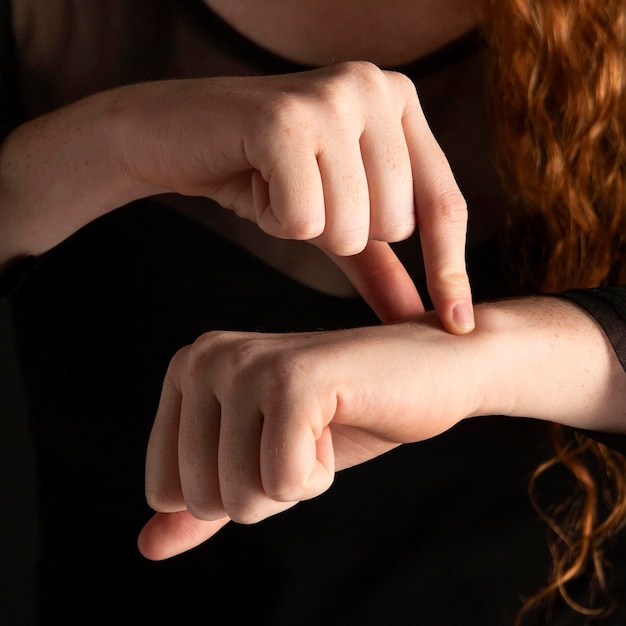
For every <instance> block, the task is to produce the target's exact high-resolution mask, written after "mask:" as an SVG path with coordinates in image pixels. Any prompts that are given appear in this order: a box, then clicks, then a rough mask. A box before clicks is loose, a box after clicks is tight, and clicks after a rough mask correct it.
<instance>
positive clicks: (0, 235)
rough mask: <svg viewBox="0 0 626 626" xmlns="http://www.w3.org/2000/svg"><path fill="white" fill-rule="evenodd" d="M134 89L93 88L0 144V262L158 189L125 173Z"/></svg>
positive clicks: (43, 245)
mask: <svg viewBox="0 0 626 626" xmlns="http://www.w3.org/2000/svg"><path fill="white" fill-rule="evenodd" d="M137 89H139V88H137V87H135V88H122V89H118V90H115V91H110V92H105V93H102V94H98V95H96V96H92V97H90V98H87V99H85V100H82V101H80V102H77V103H75V104H73V105H71V106H68V107H65V108H63V109H60V110H58V111H55V112H52V113H50V114H48V115H45V116H43V117H40V118H37V119H35V120H33V121H31V122H28V123H26V124H24V125H22V126H20V127H19V128H17V129H16V130H14V131H13V132H12V133H11V134H10V135H9V136H8V137H7V138H6V140H5V141H4V142H3V144H2V146H0V225H1V227H0V269H2V268H4V267H5V266H6V265H8V264H9V263H10V262H11V261H12V260H14V259H17V258H20V257H22V256H26V255H30V254H35V255H37V254H40V253H42V252H44V251H46V250H48V249H50V248H51V247H53V246H54V245H56V244H57V243H59V242H61V241H62V240H63V239H65V238H66V237H68V236H69V235H71V234H72V233H73V232H75V231H76V230H78V229H79V228H81V227H82V226H84V225H85V224H87V223H88V222H90V221H92V220H94V219H96V218H98V217H100V216H101V215H104V214H105V213H107V212H109V211H111V210H113V209H116V208H118V207H120V206H122V205H124V204H126V203H128V202H130V201H132V200H135V199H137V198H140V197H145V196H148V195H151V194H153V193H156V192H157V190H155V189H154V188H152V187H150V186H149V185H145V184H141V183H139V182H138V181H136V180H133V179H132V178H131V177H130V176H128V174H127V172H126V171H125V167H124V164H123V161H122V159H121V158H120V154H119V146H120V141H121V134H122V133H123V132H124V127H125V124H126V111H128V110H129V107H130V106H132V102H131V99H132V98H133V97H135V94H134V90H137Z"/></svg>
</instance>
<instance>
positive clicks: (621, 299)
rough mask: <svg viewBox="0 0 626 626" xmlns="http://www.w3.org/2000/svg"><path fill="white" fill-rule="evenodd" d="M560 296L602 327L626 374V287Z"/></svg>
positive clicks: (576, 291)
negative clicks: (585, 312)
mask: <svg viewBox="0 0 626 626" xmlns="http://www.w3.org/2000/svg"><path fill="white" fill-rule="evenodd" d="M560 295H561V297H562V298H567V299H568V300H571V301H573V302H576V304H578V305H579V306H581V307H583V308H584V309H585V310H586V311H587V312H588V313H590V314H591V315H592V316H593V317H594V319H595V320H596V321H597V322H598V323H599V324H600V326H602V329H603V330H604V332H605V333H606V336H607V337H608V339H609V342H610V343H611V345H612V346H613V349H614V350H615V354H616V355H617V358H618V359H619V362H620V363H621V364H622V367H623V368H624V371H625V372H626V285H616V286H612V287H597V288H595V289H574V290H571V291H566V292H565V293H562V294H560Z"/></svg>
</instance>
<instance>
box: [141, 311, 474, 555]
mask: <svg viewBox="0 0 626 626" xmlns="http://www.w3.org/2000/svg"><path fill="white" fill-rule="evenodd" d="M427 319H428V321H425V322H424V323H423V324H421V325H410V324H407V325H394V326H382V327H375V328H361V329H355V330H345V331H336V332H320V333H304V334H286V335H264V334H259V333H230V332H214V333H208V334H207V335H204V336H202V337H200V338H199V339H198V340H197V341H196V342H195V343H194V344H192V345H191V346H188V347H186V348H183V349H182V350H180V351H179V352H178V354H177V355H176V356H175V357H174V359H173V360H172V361H171V364H170V367H169V370H168V372H167V376H166V378H165V381H164V385H163V391H162V396H161V401H160V405H159V409H158V412H157V416H156V420H155V424H154V428H153V431H152V434H151V437H150V442H149V446H148V454H147V470H146V493H147V498H148V502H149V503H150V505H151V506H152V508H154V509H155V510H156V511H159V512H160V513H161V514H162V513H167V514H171V513H174V514H175V515H174V516H171V515H161V514H159V515H157V516H156V517H155V518H154V519H153V520H152V521H151V522H150V523H149V524H148V526H147V527H146V529H144V531H143V533H142V536H141V540H140V546H141V550H142V552H143V553H144V554H145V555H146V556H148V557H149V558H163V557H165V556H169V555H171V554H175V553H178V552H180V551H182V550H185V549H187V548H189V547H191V545H195V543H196V542H197V543H199V542H200V541H202V540H204V539H206V538H207V537H208V536H209V535H211V534H213V532H216V530H218V529H219V528H220V527H221V526H222V525H223V524H224V523H225V522H226V521H227V520H229V519H233V520H235V521H237V522H241V523H252V522H256V521H258V520H261V519H263V518H265V517H268V516H270V515H273V514H275V513H277V512H279V511H282V510H284V509H287V508H289V507H291V506H293V505H294V504H295V503H297V502H299V501H300V500H305V499H309V498H312V497H314V496H316V495H319V494H321V493H322V492H324V491H325V490H326V489H327V488H328V487H329V486H330V484H331V483H332V481H333V477H334V473H335V471H336V470H338V469H342V468H345V467H349V466H352V465H355V464H357V463H362V462H363V461H366V460H368V459H371V458H373V457H375V456H378V455H379V454H382V453H384V452H386V451H388V450H391V449H392V448H394V447H395V446H397V445H398V444H400V443H403V442H409V441H419V440H422V439H426V438H428V437H432V436H433V435H436V434H438V433H440V432H443V431H444V430H446V429H448V428H449V427H450V426H452V425H453V424H455V423H456V422H457V421H458V420H459V419H461V418H463V417H465V416H467V415H468V414H470V413H472V411H473V410H474V408H475V407H474V403H475V398H474V395H475V390H476V389H477V388H478V385H476V384H473V382H474V381H473V376H472V373H471V372H470V373H468V372H466V371H465V368H464V363H463V361H462V359H461V358H459V357H460V355H459V354H457V352H456V348H455V347H454V344H453V343H452V342H451V341H450V339H454V338H455V337H454V336H453V335H450V334H448V333H446V332H445V331H443V330H442V329H441V327H439V326H438V325H437V324H436V322H435V319H434V318H433V317H432V315H430V316H428V318H427ZM470 336H471V335H470ZM468 337H469V336H468ZM437 344H439V345H437ZM442 374H443V375H442ZM181 512H182V513H181ZM193 529H195V531H197V532H199V533H200V534H199V535H197V534H196V532H195V531H194V530H193ZM196 539H197V541H196Z"/></svg>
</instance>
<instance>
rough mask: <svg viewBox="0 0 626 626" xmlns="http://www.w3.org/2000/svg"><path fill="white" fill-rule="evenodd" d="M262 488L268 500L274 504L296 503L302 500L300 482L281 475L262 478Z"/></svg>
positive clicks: (302, 490) (302, 489) (302, 487)
mask: <svg viewBox="0 0 626 626" xmlns="http://www.w3.org/2000/svg"><path fill="white" fill-rule="evenodd" d="M263 488H264V490H265V493H266V494H267V496H268V498H270V499H271V500H274V501H275V502H297V501H299V500H302V495H303V493H304V485H303V484H302V482H301V481H299V480H294V479H290V478H288V477H287V476H281V475H274V476H269V477H264V479H263Z"/></svg>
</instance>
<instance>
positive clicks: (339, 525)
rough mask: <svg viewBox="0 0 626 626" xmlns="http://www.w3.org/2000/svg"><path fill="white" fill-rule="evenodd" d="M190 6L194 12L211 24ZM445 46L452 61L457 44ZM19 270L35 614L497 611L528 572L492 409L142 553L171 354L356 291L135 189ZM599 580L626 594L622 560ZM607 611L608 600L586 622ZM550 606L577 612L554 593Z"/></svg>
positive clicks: (538, 437)
mask: <svg viewBox="0 0 626 626" xmlns="http://www.w3.org/2000/svg"><path fill="white" fill-rule="evenodd" d="M195 6H196V7H199V6H200V3H199V2H196V3H195ZM205 17H207V21H202V22H198V27H199V28H202V29H209V30H207V35H206V36H211V35H210V33H209V31H210V26H211V24H212V23H213V22H211V21H210V18H209V17H208V15H206V14H205ZM222 32H224V31H223V30H222ZM214 35H215V36H216V37H219V36H221V35H220V33H219V29H218V30H217V31H214ZM226 36H227V37H230V35H226ZM247 50H248V54H251V55H253V54H256V53H255V52H254V50H253V49H252V48H248V49H247ZM461 50H462V52H461V53H459V52H458V50H457V52H455V55H456V56H454V55H453V56H454V60H458V59H459V58H463V54H468V53H469V51H470V50H472V47H471V46H469V47H468V48H463V46H461ZM457 53H458V54H457ZM446 54H449V51H448V52H447V53H446ZM459 54H460V56H459ZM434 58H435V57H433V58H432V59H431V61H430V62H431V63H432V64H433V65H432V67H431V69H429V70H428V72H430V71H435V70H434V69H433V68H435V66H437V63H435V61H433V59H434ZM452 62H453V59H452V58H450V57H447V58H446V59H445V62H443V61H442V65H440V66H437V67H439V68H441V67H445V66H447V65H448V64H449V63H452ZM261 65H262V64H261ZM261 65H260V66H259V67H260V70H259V71H262V69H263V68H262V67H261ZM428 72H426V73H428ZM442 106H443V105H442ZM452 143H453V142H452ZM453 148H454V145H452V146H451V152H453ZM477 160H478V159H477ZM461 170H462V168H458V169H456V171H455V173H458V176H459V180H462V181H467V180H470V181H471V178H472V176H471V175H470V174H468V173H467V172H465V174H464V172H463V171H461ZM464 191H465V187H464ZM409 245H412V244H409ZM499 254H500V249H499V247H498V244H497V242H494V241H492V240H489V241H487V242H486V243H484V244H482V245H480V246H477V247H473V248H472V249H471V250H470V251H469V253H468V265H469V267H470V273H471V277H472V284H473V286H474V292H475V294H476V297H477V299H482V298H491V297H497V296H503V295H509V292H508V288H507V285H506V283H505V281H504V279H503V277H502V276H501V275H500V272H499V268H500V267H501V265H502V263H501V259H500V258H499ZM31 262H32V261H26V262H25V264H28V263H31ZM36 267H37V271H28V268H25V265H23V266H22V267H21V268H19V267H18V266H16V268H15V269H14V270H13V271H14V272H15V274H14V276H18V275H19V284H17V281H15V280H11V282H12V287H13V289H12V293H11V296H10V298H9V300H8V302H10V305H11V315H12V318H13V321H14V331H13V330H11V332H10V335H8V336H10V342H11V346H12V348H11V349H12V350H14V349H15V351H16V352H17V353H18V356H19V365H20V371H19V373H20V376H19V377H16V378H11V380H12V381H13V380H15V381H16V384H15V386H14V389H15V390H16V394H15V398H16V401H17V402H18V403H19V405H20V406H19V407H18V410H19V411H22V410H23V409H25V408H26V406H27V407H28V412H27V413H25V414H26V415H27V416H28V419H29V420H30V422H29V424H30V427H31V429H32V433H33V436H34V440H35V450H36V454H37V470H38V476H37V477H38V496H39V503H38V506H39V508H40V519H41V548H40V558H39V569H38V597H37V607H36V608H37V611H38V612H39V615H40V622H39V623H40V624H43V625H45V624H57V623H63V624H66V625H73V624H80V625H81V626H82V625H84V624H90V625H99V624H103V625H104V624H107V625H108V624H116V625H118V624H129V625H133V626H136V625H137V624H145V623H156V624H170V623H176V624H178V623H180V624H183V623H188V622H193V623H198V622H200V623H204V622H207V623H218V624H231V623H235V624H236V623H244V624H248V623H249V624H259V625H265V624H267V625H268V626H269V625H271V626H288V625H289V626H291V625H294V624H298V625H299V626H318V625H319V624H328V625H332V624H337V625H342V626H351V625H356V624H359V625H366V626H367V625H369V624H371V625H380V624H402V625H407V626H411V625H412V624H416V625H418V624H419V625H420V626H435V625H436V626H447V625H452V624H454V625H457V624H462V625H463V626H491V625H493V626H502V625H503V624H511V623H513V620H514V616H515V614H516V612H517V610H518V609H519V607H520V606H521V602H522V598H524V597H525V596H527V595H529V594H530V593H532V592H533V591H534V590H536V589H537V588H539V587H540V586H541V585H542V584H543V582H544V580H545V575H546V572H547V571H548V566H549V562H550V555H549V551H548V547H547V543H546V538H545V525H544V524H543V522H542V521H541V520H540V519H539V517H538V516H537V515H536V513H535V512H534V511H533V509H532V507H531V505H530V502H529V499H528V496H527V492H526V489H527V483H528V478H529V476H530V474H531V472H532V471H533V470H534V469H535V467H536V466H537V464H538V463H539V462H540V461H541V460H543V459H544V458H546V456H548V455H549V446H548V442H547V426H546V424H544V423H541V422H537V421H534V420H524V419H510V418H506V419H505V418H498V417H493V418H480V419H475V420H466V421H464V422H462V423H461V424H459V425H458V426H457V427H455V428H454V429H452V430H451V431H450V432H448V433H445V434H444V435H442V436H440V437H437V438H435V439H433V440H430V441H426V442H423V443H420V444H415V445H412V446H404V447H402V448H400V449H398V450H396V451H394V452H392V453H390V454H387V455H385V456H383V457H381V458H379V459H376V460H375V461H372V462H371V463H368V464H365V465H363V466H360V467H357V468H353V469H352V470H347V471H344V472H341V473H340V474H339V475H338V476H337V477H336V481H335V484H334V485H333V487H332V488H331V489H330V490H329V491H328V493H326V494H325V495H323V496H322V497H320V498H316V499H314V500H312V501H310V502H305V503H301V504H300V505H298V506H297V507H295V508H294V509H293V510H291V511H288V512H286V513H284V514H282V515H278V516H276V517H274V518H271V519H269V520H266V521H264V522H263V523H261V524H258V525H254V526H250V527H245V526H239V525H234V524H231V525H229V526H228V527H226V528H225V529H224V530H223V531H222V532H220V533H219V534H218V536H217V537H215V538H214V539H212V540H211V541H209V542H207V543H206V544H204V545H203V546H201V547H199V548H198V549H196V550H193V551H191V552H189V553H187V554H184V555H181V556H179V557H176V558H174V559H171V560H169V561H166V562H163V563H150V562H147V561H145V560H144V559H142V558H141V557H140V555H139V553H138V551H137V549H136V545H135V542H136V536H137V533H138V531H139V529H140V528H141V526H142V524H143V523H145V521H146V520H147V519H148V518H149V516H150V510H149V509H148V507H147V505H146V503H145V499H144V495H143V463H144V457H145V446H146V441H147V437H148V434H149V431H150V427H151V424H152V420H153V416H154V411H155V409H156V405H157V402H158V397H159V393H160V387H161V382H162V379H163V375H164V372H165V369H166V368H167V364H168V362H169V359H170V358H171V356H172V355H173V354H174V353H175V351H176V350H177V349H178V348H180V347H181V346H182V345H185V344H186V343H189V342H191V341H193V340H194V339H195V338H196V337H198V336H199V335H200V334H201V333H203V332H206V331H209V330H212V329H222V328H227V329H232V330H253V331H273V332H291V331H296V330H318V329H332V328H340V327H350V326H356V325H363V324H374V323H377V322H376V320H375V318H374V316H373V314H372V312H371V311H370V310H369V309H368V308H367V307H366V306H365V304H364V303H363V302H362V301H361V300H360V299H341V298H333V297H329V296H325V295H322V294H320V293H317V292H315V291H313V290H311V289H308V288H306V287H303V286H302V285H300V284H298V283H296V282H294V281H292V280H290V279H288V278H286V277H285V276H283V275H281V274H279V273H278V272H276V271H274V270H272V269H271V268H269V267H267V266H266V265H264V264H263V263H261V262H260V261H259V260H258V259H256V258H254V257H252V256H250V255H249V254H247V253H246V252H244V251H243V250H241V249H240V248H238V247H237V246H235V245H233V244H231V243H229V242H227V241H225V240H224V239H222V238H221V237H219V236H217V235H215V234H213V233H211V232H209V231H208V230H206V229H203V228H201V227H199V226H198V224H196V223H194V222H191V221H189V220H187V219H185V218H183V217H181V216H180V215H178V214H176V213H175V212H173V211H171V210H168V209H165V208H163V206H161V205H159V204H157V203H154V202H150V201H143V202H138V203H135V204H133V205H130V206H128V207H124V208H122V209H120V210H118V211H116V212H114V213H111V214H110V215H107V216H105V217H104V218H101V219H100V220H97V221H96V222H94V223H92V224H90V225H89V226H87V227H85V228H84V229H82V230H81V231H80V232H78V233H76V234H75V235H74V236H73V237H71V238H70V239H68V240H67V241H65V242H63V243H62V244H61V245H59V246H58V247H57V248H55V249H54V250H52V251H51V252H50V253H48V255H47V256H46V258H45V259H43V261H42V262H40V263H37V264H36ZM24 269H26V273H25V274H24V272H23V271H22V270H24ZM415 277H416V279H417V280H418V281H419V285H420V288H421V289H423V288H424V283H423V279H421V278H420V277H419V275H418V274H417V273H416V274H415ZM8 282H9V279H7V283H8ZM5 318H8V315H6V316H5ZM13 365H15V362H14V363H13ZM12 372H13V374H15V373H16V372H17V370H15V369H13V370H12ZM17 391H19V393H17ZM22 392H23V393H22ZM565 487H567V485H563V483H562V481H561V480H560V479H559V478H558V477H556V478H552V479H550V480H549V481H548V485H547V490H548V492H549V494H550V496H551V497H554V498H558V496H559V494H560V491H561V489H563V488H565ZM622 554H623V551H622V552H620V550H619V546H618V547H616V550H615V552H614V553H613V556H615V557H616V563H618V564H621V563H626V558H621V555H622ZM610 584H611V586H612V588H614V589H615V590H616V593H617V595H618V598H624V597H626V577H625V576H624V568H617V569H616V570H615V571H614V574H613V577H612V579H611V580H610ZM3 617H7V619H9V621H10V617H9V616H4V615H3ZM625 621H626V607H625V608H622V609H620V610H619V611H618V612H617V613H616V615H615V617H614V618H613V619H612V620H605V621H603V622H602V623H603V624H605V625H609V624H616V625H617V624H623V623H624V622H625ZM15 623H17V622H15ZM542 623H546V624H547V623H548V622H542ZM549 623H550V624H551V625H556V624H563V625H565V624H567V625H568V626H571V625H574V624H576V625H579V624H580V625H581V626H582V624H584V623H585V620H584V619H583V618H579V617H577V616H575V615H574V614H573V613H572V612H571V611H568V610H566V609H565V608H563V607H559V608H557V610H556V611H555V617H554V619H553V620H552V621H550V622H549Z"/></svg>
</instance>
